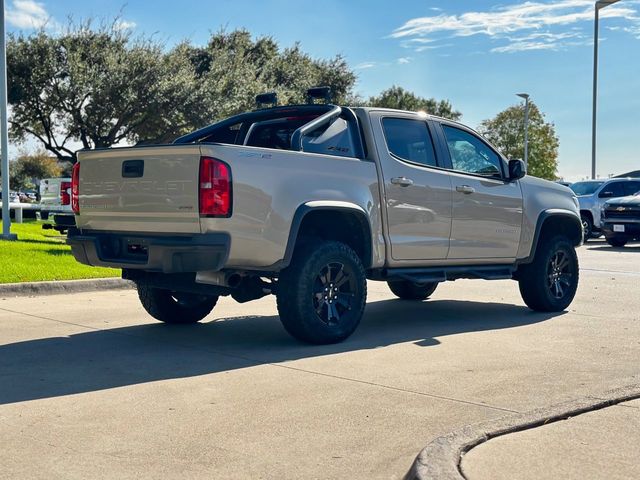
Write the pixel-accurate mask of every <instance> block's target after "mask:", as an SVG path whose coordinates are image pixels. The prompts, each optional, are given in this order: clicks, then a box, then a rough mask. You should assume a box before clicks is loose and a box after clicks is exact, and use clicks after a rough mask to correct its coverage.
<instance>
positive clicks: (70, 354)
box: [0, 300, 562, 404]
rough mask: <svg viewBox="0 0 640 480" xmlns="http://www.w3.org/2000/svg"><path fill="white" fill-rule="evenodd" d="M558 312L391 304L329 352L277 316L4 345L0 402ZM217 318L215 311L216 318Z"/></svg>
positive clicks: (493, 326) (375, 306)
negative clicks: (293, 333)
mask: <svg viewBox="0 0 640 480" xmlns="http://www.w3.org/2000/svg"><path fill="white" fill-rule="evenodd" d="M558 315H562V313H553V314H544V313H535V312H532V311H530V310H529V309H527V308H525V307H521V306H516V305H509V304H500V303H480V302H469V301H449V300H432V301H427V302H424V303H416V302H406V301H402V300H385V301H379V302H372V303H370V304H368V305H367V308H366V311H365V316H364V318H363V320H362V323H361V325H360V327H359V328H358V330H357V331H356V332H355V333H354V334H353V336H352V337H351V338H349V339H347V340H346V341H345V342H343V343H340V344H336V345H322V346H314V345H306V344H302V343H299V342H297V341H296V340H294V339H293V338H291V337H289V335H288V334H287V333H286V332H285V331H284V329H283V328H282V326H281V324H280V321H279V318H278V317H277V316H251V317H234V318H225V319H218V320H211V321H207V320H208V319H207V320H205V323H201V324H195V325H187V326H182V325H181V326H178V325H176V326H173V325H164V324H161V323H157V324H155V323H154V324H145V325H139V326H130V327H122V328H114V329H108V330H91V331H88V332H83V333H77V334H73V335H70V336H65V337H53V338H43V339H37V340H29V341H25V342H18V343H12V344H7V345H2V346H0V385H1V388H0V404H7V403H14V402H22V401H26V400H35V399H43V398H51V397H57V396H63V395H70V394H76V393H84V392H93V391H98V390H104V389H109V388H115V387H122V386H126V385H135V384H140V383H146V382H153V381H157V380H165V379H173V378H184V377H193V376H198V375H206V374H211V373H217V372H225V371H230V370H235V369H241V368H248V367H252V366H256V365H262V364H269V363H279V362H286V361H292V360H298V359H303V358H313V357H320V356H324V355H333V354H340V353H345V352H352V351H358V350H368V349H374V348H378V347H385V346H390V345H395V344H400V343H406V342H412V343H414V344H416V345H420V346H423V347H429V346H432V345H437V344H439V343H440V341H439V340H438V338H441V337H445V336H447V335H455V334H459V333H465V332H479V331H485V330H498V329H505V328H513V327H519V326H524V325H532V324H535V323H538V322H543V321H545V320H548V319H551V318H553V317H555V316H558ZM214 316H215V310H214V312H213V314H212V315H211V317H209V318H212V317H214ZM79 323H81V322H79Z"/></svg>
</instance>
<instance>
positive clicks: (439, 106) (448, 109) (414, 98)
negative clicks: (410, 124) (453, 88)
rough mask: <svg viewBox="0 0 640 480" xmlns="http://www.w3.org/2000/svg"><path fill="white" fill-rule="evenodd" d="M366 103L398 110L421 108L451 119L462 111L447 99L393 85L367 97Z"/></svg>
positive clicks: (460, 114)
mask: <svg viewBox="0 0 640 480" xmlns="http://www.w3.org/2000/svg"><path fill="white" fill-rule="evenodd" d="M367 105H369V106H371V107H381V108H397V109H398V110H409V111H413V112H417V111H420V110H422V111H424V112H426V113H428V114H430V115H436V116H438V117H444V118H448V119H451V120H459V119H460V117H461V116H462V113H460V112H459V111H457V110H454V109H453V106H452V105H451V102H449V100H440V101H438V100H436V99H435V98H424V97H419V96H418V95H416V94H415V93H412V92H410V91H408V90H405V89H404V88H402V87H398V86H395V85H394V86H393V87H391V88H388V89H387V90H385V91H383V92H382V93H380V95H377V96H374V97H369V101H368V102H367Z"/></svg>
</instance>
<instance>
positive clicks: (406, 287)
mask: <svg viewBox="0 0 640 480" xmlns="http://www.w3.org/2000/svg"><path fill="white" fill-rule="evenodd" d="M387 285H388V286H389V290H391V291H392V292H393V294H394V295H395V296H396V297H398V298H401V299H403V300H426V299H427V298H429V297H430V296H431V294H432V293H433V292H434V291H435V290H436V288H437V287H438V282H427V283H416V282H410V281H408V280H390V281H388V282H387Z"/></svg>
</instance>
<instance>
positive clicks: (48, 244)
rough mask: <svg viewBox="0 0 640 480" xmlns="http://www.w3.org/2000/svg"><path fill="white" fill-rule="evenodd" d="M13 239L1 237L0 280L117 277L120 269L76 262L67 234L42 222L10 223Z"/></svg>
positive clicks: (31, 280)
mask: <svg viewBox="0 0 640 480" xmlns="http://www.w3.org/2000/svg"><path fill="white" fill-rule="evenodd" d="M11 233H15V234H17V235H18V240H17V241H15V242H12V241H5V240H0V283H17V282H39V281H45V280H75V279H80V278H100V277H119V276H120V270H116V269H113V268H99V267H89V266H87V265H82V264H80V263H78V262H76V260H75V258H73V255H72V254H71V248H70V247H69V246H68V245H66V244H65V239H66V236H63V235H60V233H58V232H57V231H55V230H43V229H42V222H37V221H35V220H31V221H29V220H25V223H23V224H18V223H14V224H12V225H11Z"/></svg>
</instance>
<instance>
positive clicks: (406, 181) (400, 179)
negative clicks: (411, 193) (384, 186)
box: [391, 177, 413, 187]
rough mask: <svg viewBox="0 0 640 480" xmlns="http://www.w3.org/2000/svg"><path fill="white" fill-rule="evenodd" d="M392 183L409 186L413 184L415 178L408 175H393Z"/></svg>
mask: <svg viewBox="0 0 640 480" xmlns="http://www.w3.org/2000/svg"><path fill="white" fill-rule="evenodd" d="M391 183H393V184H394V185H400V186H401V187H409V186H411V185H413V180H411V179H410V178H407V177H393V178H392V179H391Z"/></svg>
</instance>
